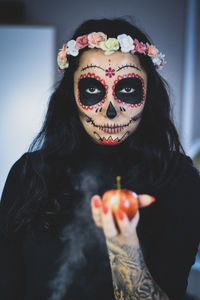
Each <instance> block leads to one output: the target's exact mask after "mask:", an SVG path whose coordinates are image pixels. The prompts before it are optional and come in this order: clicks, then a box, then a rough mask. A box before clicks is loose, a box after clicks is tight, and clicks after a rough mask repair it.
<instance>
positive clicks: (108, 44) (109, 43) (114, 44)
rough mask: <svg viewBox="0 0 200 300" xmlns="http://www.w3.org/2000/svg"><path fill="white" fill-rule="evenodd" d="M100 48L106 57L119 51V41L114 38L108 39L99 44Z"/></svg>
mask: <svg viewBox="0 0 200 300" xmlns="http://www.w3.org/2000/svg"><path fill="white" fill-rule="evenodd" d="M100 46H101V49H102V50H104V51H105V54H106V55H110V54H112V53H114V52H115V51H117V50H118V49H119V41H118V40H117V39H115V38H109V39H108V40H106V41H105V42H101V43H100Z"/></svg>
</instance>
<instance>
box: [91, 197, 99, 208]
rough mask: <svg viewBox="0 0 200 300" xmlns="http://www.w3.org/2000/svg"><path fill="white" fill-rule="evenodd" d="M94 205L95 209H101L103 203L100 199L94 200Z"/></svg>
mask: <svg viewBox="0 0 200 300" xmlns="http://www.w3.org/2000/svg"><path fill="white" fill-rule="evenodd" d="M93 205H94V207H96V208H99V207H100V206H101V201H100V200H99V199H98V198H94V199H93Z"/></svg>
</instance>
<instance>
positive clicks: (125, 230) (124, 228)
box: [116, 210, 139, 237]
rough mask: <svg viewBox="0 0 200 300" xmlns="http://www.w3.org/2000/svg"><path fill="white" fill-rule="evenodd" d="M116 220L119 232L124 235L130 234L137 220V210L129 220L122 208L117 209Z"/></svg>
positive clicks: (133, 230)
mask: <svg viewBox="0 0 200 300" xmlns="http://www.w3.org/2000/svg"><path fill="white" fill-rule="evenodd" d="M116 220H117V224H118V227H119V230H120V232H121V234H123V235H124V236H125V237H128V236H131V235H132V234H133V232H135V229H136V227H137V224H138V221H139V211H137V213H136V215H135V216H134V218H133V219H132V220H131V221H130V220H129V218H128V217H127V215H126V214H125V213H124V212H123V211H122V210H118V212H117V213H116Z"/></svg>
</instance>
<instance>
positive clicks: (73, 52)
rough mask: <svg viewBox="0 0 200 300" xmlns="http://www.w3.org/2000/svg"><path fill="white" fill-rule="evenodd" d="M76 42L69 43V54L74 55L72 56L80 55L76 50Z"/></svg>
mask: <svg viewBox="0 0 200 300" xmlns="http://www.w3.org/2000/svg"><path fill="white" fill-rule="evenodd" d="M75 45H76V41H75V40H71V41H69V42H68V43H67V54H69V55H72V56H77V55H78V53H79V52H78V50H77V49H76V48H75Z"/></svg>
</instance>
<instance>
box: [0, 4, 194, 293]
mask: <svg viewBox="0 0 200 300" xmlns="http://www.w3.org/2000/svg"><path fill="white" fill-rule="evenodd" d="M104 17H106V18H115V17H126V18H127V19H128V20H129V21H132V22H134V23H136V25H138V26H139V27H140V28H141V29H143V30H144V31H145V32H146V33H147V34H149V36H150V37H151V39H152V41H153V44H155V45H156V47H157V48H158V49H159V50H160V51H161V52H163V53H165V55H166V60H167V64H166V66H165V67H164V69H163V70H162V71H161V75H162V76H163V77H164V78H165V79H166V80H167V81H168V83H169V86H170V95H171V102H172V107H173V116H174V121H175V123H176V126H177V129H178V132H179V134H180V137H181V142H182V144H183V146H184V148H185V150H186V153H187V154H188V155H189V156H191V157H192V159H194V162H195V165H196V166H197V167H198V168H200V117H199V115H200V96H199V95H200V84H199V83H200V80H199V79H200V58H199V53H200V35H199V32H200V1H199V0H176V1H174V0H167V1H165V0H123V1H122V0H110V1H108V0H99V1H97V0H93V1H92V0H84V1H81V0H79V1H77V0H71V1H69V0H57V1H53V0H34V1H31V0H24V1H21V2H19V1H18V2H14V1H9V0H7V1H1V0H0V23H1V24H0V66H1V71H0V72H1V73H0V74H1V75H0V143H1V147H0V170H1V172H0V194H1V192H2V189H3V185H4V183H5V180H6V177H7V175H8V172H9V169H10V168H11V166H12V165H13V163H14V162H15V161H16V160H17V159H18V158H19V157H20V156H21V155H22V154H23V153H24V152H26V151H27V150H28V147H29V145H30V143H31V141H32V139H33V138H34V136H35V135H36V133H37V132H38V130H39V129H40V126H41V125H42V120H43V117H44V114H45V111H46V108H47V103H48V99H49V95H50V94H51V92H52V90H53V87H54V85H55V84H56V82H57V81H58V80H60V78H61V75H60V74H59V72H58V70H57V67H56V56H57V51H58V50H59V49H60V48H61V47H62V45H63V43H64V42H66V41H68V40H69V39H71V35H72V33H73V31H74V29H75V28H76V27H77V26H78V25H79V24H81V23H82V22H83V21H85V20H87V19H91V18H104ZM188 294H190V295H193V297H191V298H190V299H200V258H198V257H197V259H196V264H195V265H194V266H193V269H192V271H191V274H190V278H189V286H188Z"/></svg>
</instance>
